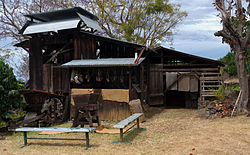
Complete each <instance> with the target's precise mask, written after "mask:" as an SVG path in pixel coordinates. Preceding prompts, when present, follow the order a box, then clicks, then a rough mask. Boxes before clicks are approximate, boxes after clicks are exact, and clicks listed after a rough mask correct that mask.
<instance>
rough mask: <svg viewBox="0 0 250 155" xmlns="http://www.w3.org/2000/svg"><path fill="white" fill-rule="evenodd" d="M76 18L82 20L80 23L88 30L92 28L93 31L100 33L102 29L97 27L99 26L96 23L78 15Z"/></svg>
mask: <svg viewBox="0 0 250 155" xmlns="http://www.w3.org/2000/svg"><path fill="white" fill-rule="evenodd" d="M77 14H78V16H79V17H80V18H81V19H82V21H83V22H84V23H85V24H86V25H87V26H88V27H90V28H93V29H94V30H97V31H100V32H102V31H103V30H102V28H101V27H100V26H99V24H98V23H97V21H95V20H92V19H90V18H88V17H86V16H83V15H81V14H80V13H77Z"/></svg>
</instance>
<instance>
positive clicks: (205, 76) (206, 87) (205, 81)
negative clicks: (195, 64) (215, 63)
mask: <svg viewBox="0 0 250 155" xmlns="http://www.w3.org/2000/svg"><path fill="white" fill-rule="evenodd" d="M221 85H222V77H221V74H220V73H201V77H200V99H201V101H202V102H204V101H205V100H206V98H207V97H215V96H216V95H215V94H214V92H213V91H212V90H211V89H213V90H218V89H219V88H220V86H221Z"/></svg>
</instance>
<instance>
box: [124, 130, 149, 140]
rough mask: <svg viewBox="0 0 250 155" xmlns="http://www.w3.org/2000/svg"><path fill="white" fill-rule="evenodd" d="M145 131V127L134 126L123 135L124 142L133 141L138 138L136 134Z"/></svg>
mask: <svg viewBox="0 0 250 155" xmlns="http://www.w3.org/2000/svg"><path fill="white" fill-rule="evenodd" d="M143 131H145V129H142V128H140V129H137V128H133V129H131V130H130V131H128V132H127V133H125V134H124V135H123V141H124V142H132V141H133V140H134V139H135V138H136V136H138V135H139V134H140V133H141V132H143Z"/></svg>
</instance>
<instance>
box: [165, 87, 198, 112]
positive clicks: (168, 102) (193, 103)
mask: <svg viewBox="0 0 250 155" xmlns="http://www.w3.org/2000/svg"><path fill="white" fill-rule="evenodd" d="M165 106H166V108H193V109H196V108H197V107H198V93H190V92H183V91H168V92H166V93H165Z"/></svg>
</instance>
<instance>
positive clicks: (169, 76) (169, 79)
mask: <svg viewBox="0 0 250 155" xmlns="http://www.w3.org/2000/svg"><path fill="white" fill-rule="evenodd" d="M177 75H178V74H177V72H166V88H168V87H169V86H171V85H172V84H173V83H174V82H176V80H177ZM169 90H177V82H176V83H175V84H174V85H173V86H172V87H171V88H169Z"/></svg>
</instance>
